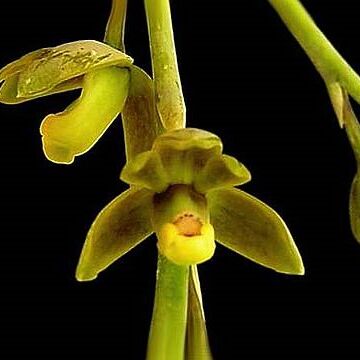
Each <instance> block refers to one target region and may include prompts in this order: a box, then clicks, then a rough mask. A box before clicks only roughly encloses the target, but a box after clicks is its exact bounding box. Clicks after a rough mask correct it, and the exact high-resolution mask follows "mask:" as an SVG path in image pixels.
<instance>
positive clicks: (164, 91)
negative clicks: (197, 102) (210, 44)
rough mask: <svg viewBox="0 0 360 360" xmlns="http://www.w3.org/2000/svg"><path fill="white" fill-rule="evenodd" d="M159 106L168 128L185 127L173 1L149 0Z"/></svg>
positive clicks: (152, 57) (153, 59)
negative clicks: (172, 18)
mask: <svg viewBox="0 0 360 360" xmlns="http://www.w3.org/2000/svg"><path fill="white" fill-rule="evenodd" d="M145 9H146V16H147V22H148V30H149V37H150V48H151V59H152V67H153V77H154V81H155V94H156V102H157V104H156V105H157V109H158V112H159V115H160V117H161V120H162V121H163V124H164V126H165V128H166V129H168V130H171V129H177V128H182V127H185V103H184V98H183V94H182V89H181V82H180V76H179V71H178V64H177V59H176V51H175V43H174V36H173V29H172V22H171V13H170V4H169V0H145Z"/></svg>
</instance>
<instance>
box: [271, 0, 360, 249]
mask: <svg viewBox="0 0 360 360" xmlns="http://www.w3.org/2000/svg"><path fill="white" fill-rule="evenodd" d="M268 1H269V3H270V4H271V5H272V7H273V8H274V10H275V11H276V12H277V13H278V14H279V16H280V17H281V19H282V20H283V22H284V24H285V25H286V27H287V28H288V29H289V31H290V32H291V33H292V34H293V35H294V37H295V38H296V40H297V41H298V42H299V44H300V45H301V47H302V48H303V49H304V51H305V52H306V54H307V55H308V56H309V58H310V60H311V61H312V63H313V64H314V65H315V68H316V70H317V71H318V72H319V74H320V75H321V77H322V78H323V80H324V82H325V85H326V88H327V91H328V93H329V96H330V100H331V103H332V106H333V108H334V111H335V114H336V116H337V119H338V121H339V125H340V127H341V128H343V127H344V128H345V130H346V134H347V136H348V139H349V142H350V145H351V147H352V149H353V152H354V154H355V158H356V162H357V168H358V170H357V173H356V175H355V178H354V180H353V182H352V186H351V190H350V206H349V207H350V222H351V228H352V232H353V234H354V237H355V238H356V239H357V241H358V242H360V183H359V164H360V162H359V159H360V157H359V153H360V141H359V139H360V125H359V122H358V120H357V119H356V116H355V113H354V111H353V110H352V107H351V104H350V101H349V95H350V96H351V97H352V98H353V99H354V100H356V102H357V103H359V104H360V76H359V75H358V74H357V73H356V72H355V71H354V70H353V69H352V68H351V66H350V65H349V64H348V63H347V62H346V61H345V60H344V58H343V57H342V56H341V55H340V54H339V53H338V51H337V50H336V49H335V48H334V47H333V45H332V44H331V43H330V41H329V40H328V39H327V38H326V37H325V35H324V34H323V33H322V32H321V30H320V29H319V28H318V27H317V26H316V24H315V22H314V21H313V20H312V19H311V17H310V15H309V14H308V13H307V12H306V10H305V8H304V7H303V6H302V5H301V3H300V2H299V1H298V0H268Z"/></svg>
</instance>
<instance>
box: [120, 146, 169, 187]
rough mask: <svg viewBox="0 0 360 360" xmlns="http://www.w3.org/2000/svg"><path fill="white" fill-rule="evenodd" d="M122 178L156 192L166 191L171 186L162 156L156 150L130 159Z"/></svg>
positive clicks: (130, 183)
mask: <svg viewBox="0 0 360 360" xmlns="http://www.w3.org/2000/svg"><path fill="white" fill-rule="evenodd" d="M120 179H121V180H123V181H125V182H126V183H128V184H129V185H138V186H142V187H145V188H147V189H150V190H152V191H154V192H162V191H165V190H166V188H167V187H168V186H169V182H168V178H167V176H166V172H165V169H164V167H163V165H162V163H161V159H160V156H159V154H158V153H156V152H154V151H145V152H143V153H141V154H139V155H137V156H136V157H135V158H134V159H133V160H131V161H129V162H128V163H127V164H126V165H125V166H124V168H123V170H122V172H121V175H120Z"/></svg>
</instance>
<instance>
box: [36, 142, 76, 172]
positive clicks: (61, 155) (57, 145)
mask: <svg viewBox="0 0 360 360" xmlns="http://www.w3.org/2000/svg"><path fill="white" fill-rule="evenodd" d="M42 142H43V150H44V154H45V156H46V158H47V159H48V160H50V161H52V162H54V163H57V164H67V165H69V164H72V163H73V162H74V159H75V155H74V153H73V152H72V151H71V150H70V149H69V148H68V147H67V146H66V144H63V143H61V142H59V141H56V140H53V139H50V138H48V137H46V136H43V138H42Z"/></svg>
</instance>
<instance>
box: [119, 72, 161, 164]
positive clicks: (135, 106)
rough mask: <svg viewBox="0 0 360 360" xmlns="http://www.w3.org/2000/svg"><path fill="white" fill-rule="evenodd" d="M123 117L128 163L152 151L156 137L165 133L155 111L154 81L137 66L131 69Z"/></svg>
mask: <svg viewBox="0 0 360 360" xmlns="http://www.w3.org/2000/svg"><path fill="white" fill-rule="evenodd" d="M121 116H122V119H123V128H124V137H125V144H126V158H127V160H128V161H129V160H131V159H132V158H133V157H135V156H136V155H138V154H140V153H141V152H143V151H147V150H150V149H151V147H152V144H153V142H154V140H155V139H156V137H157V136H159V135H160V134H161V133H163V132H164V127H163V125H162V124H161V120H160V119H159V117H158V114H157V112H156V111H155V94H154V85H153V80H152V79H151V78H150V77H149V75H147V74H146V73H145V72H144V71H143V70H141V69H140V68H138V67H137V66H132V67H131V81H130V88H129V94H128V97H127V99H126V103H125V106H124V109H123V112H122V114H121Z"/></svg>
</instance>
